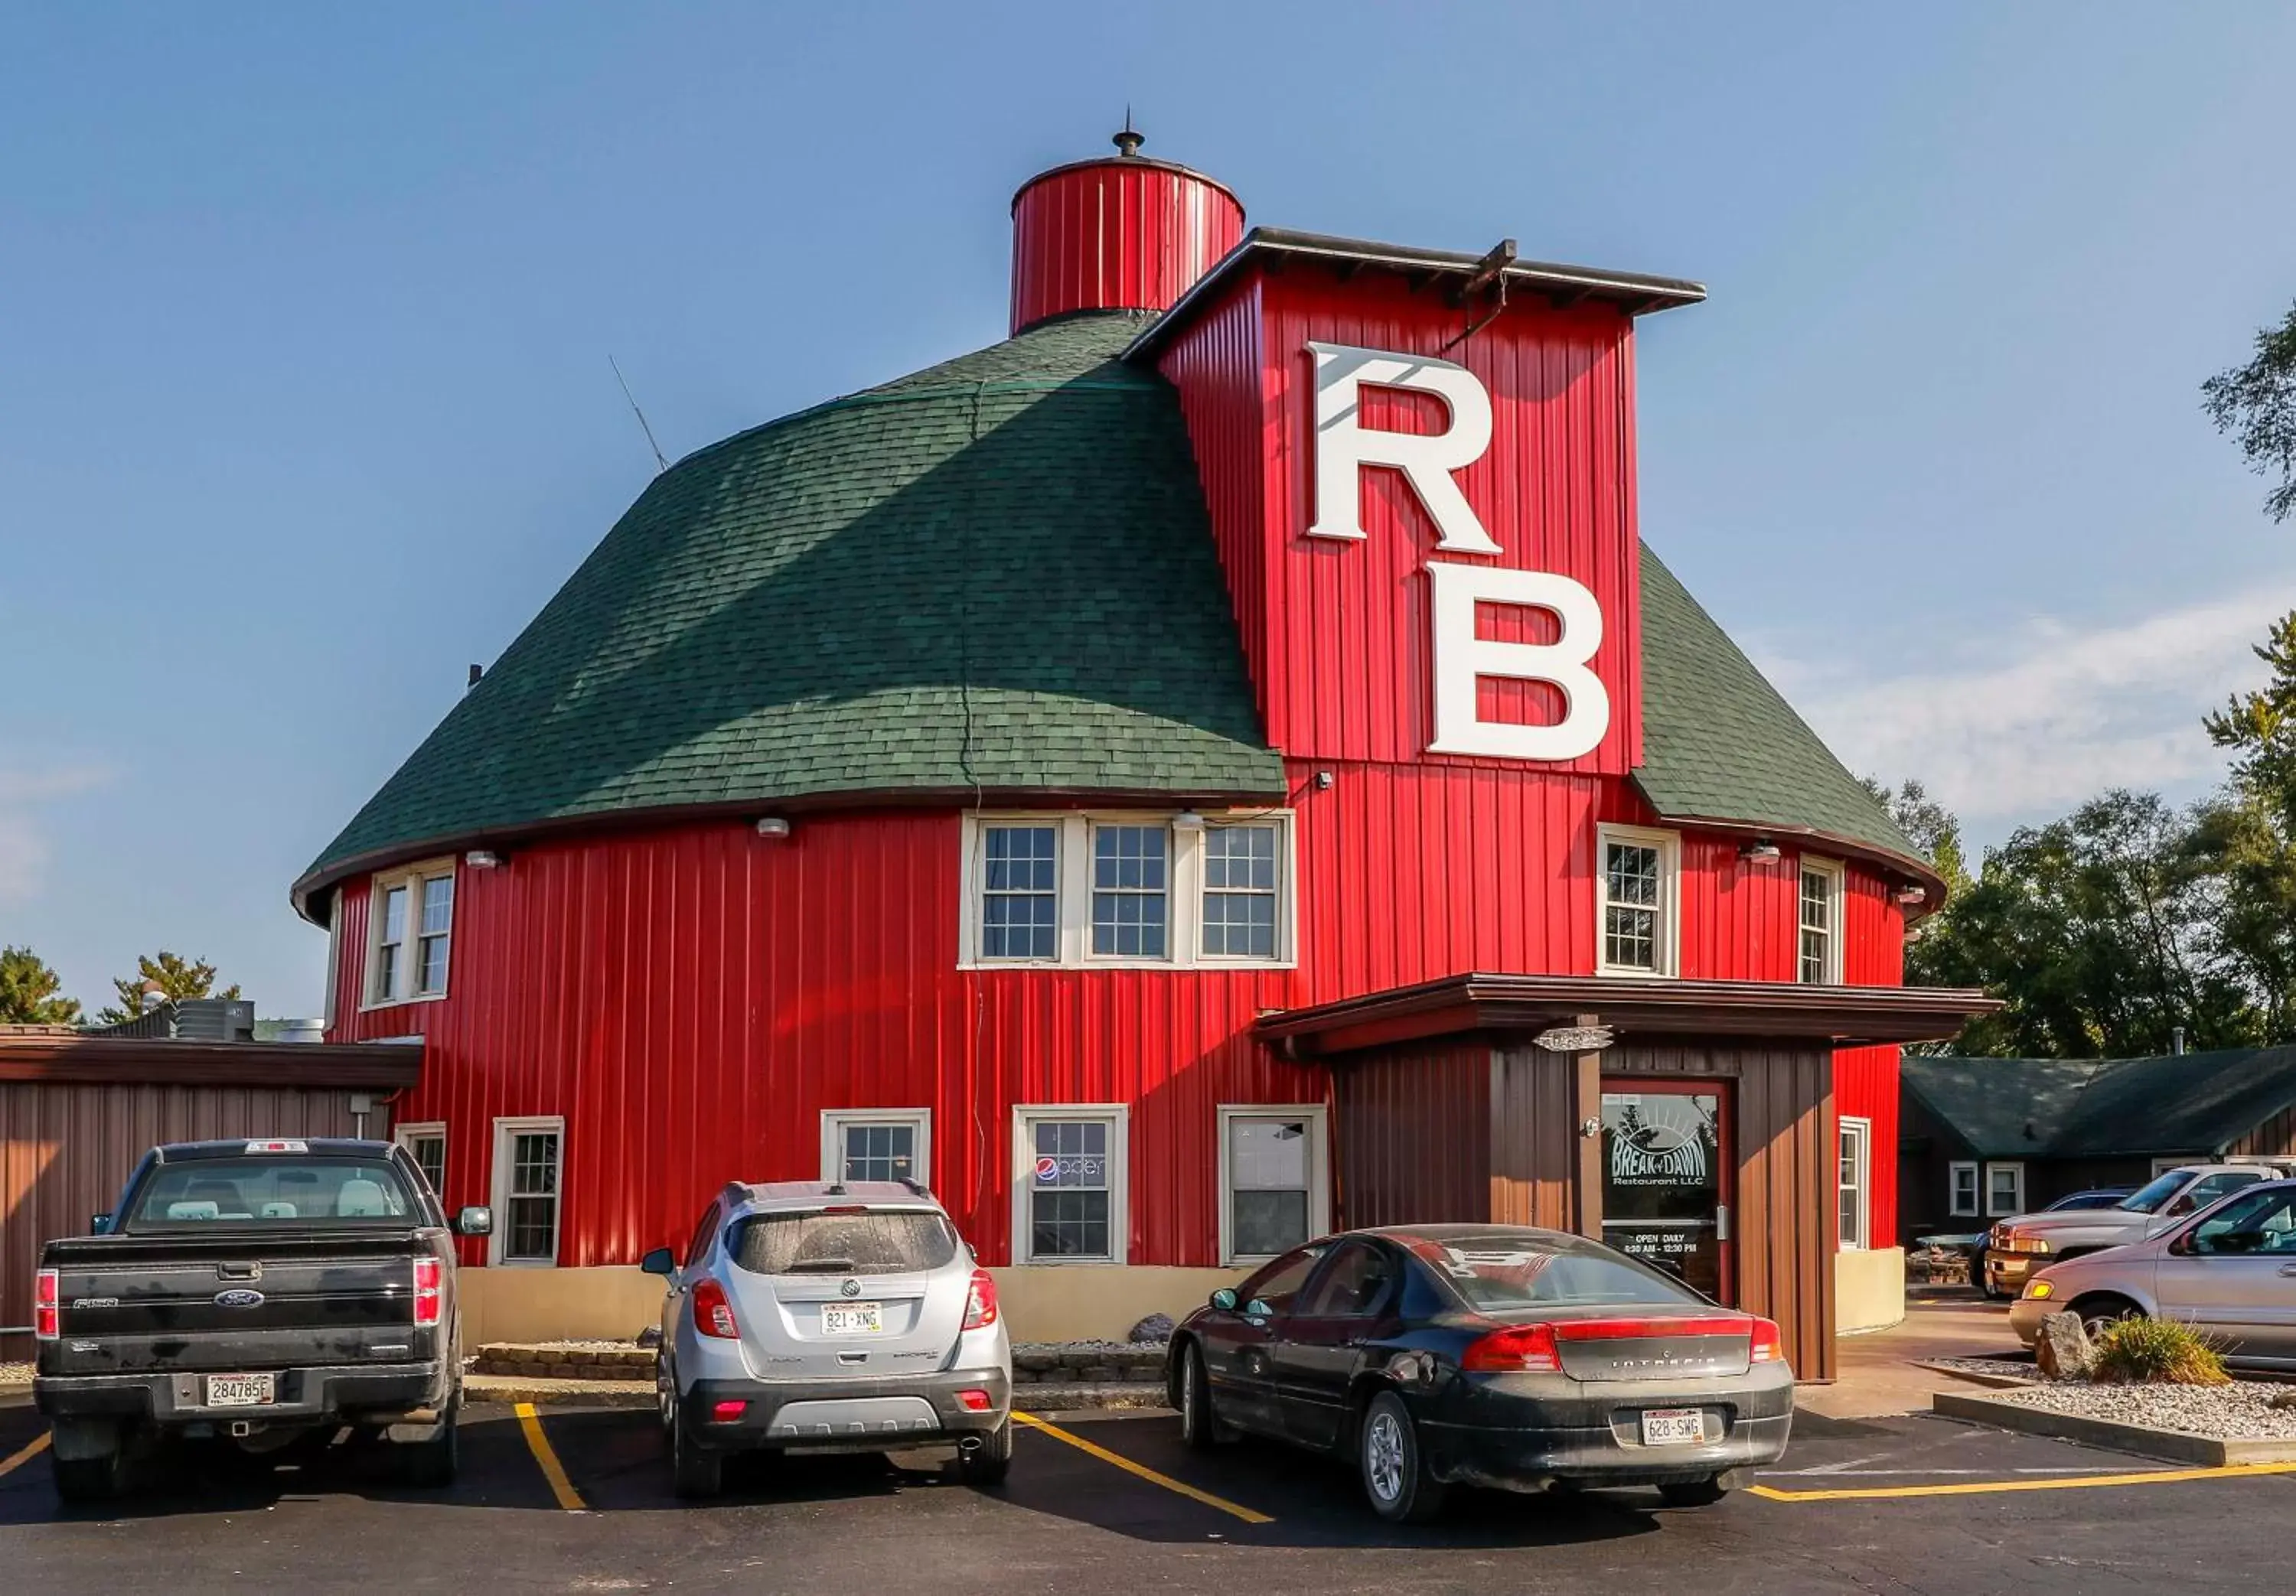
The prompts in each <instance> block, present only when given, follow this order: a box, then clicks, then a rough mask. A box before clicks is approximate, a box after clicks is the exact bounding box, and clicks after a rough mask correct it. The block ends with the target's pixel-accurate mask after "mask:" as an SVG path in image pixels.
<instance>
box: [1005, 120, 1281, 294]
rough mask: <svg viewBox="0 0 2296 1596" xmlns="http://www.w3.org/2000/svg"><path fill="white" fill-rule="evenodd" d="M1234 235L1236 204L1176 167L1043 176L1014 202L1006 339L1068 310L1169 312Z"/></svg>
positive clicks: (1135, 165) (1125, 165) (1084, 168)
mask: <svg viewBox="0 0 2296 1596" xmlns="http://www.w3.org/2000/svg"><path fill="white" fill-rule="evenodd" d="M1242 236H1243V207H1242V205H1241V204H1240V203H1238V202H1237V201H1236V198H1235V196H1234V194H1231V193H1229V192H1227V191H1226V189H1224V188H1222V187H1221V186H1220V185H1219V184H1216V183H1214V182H1212V181H1211V180H1210V178H1207V177H1201V176H1197V175H1196V174H1195V173H1193V172H1187V171H1183V170H1181V169H1180V168H1177V167H1169V166H1161V165H1159V164H1157V163H1155V162H1152V161H1144V160H1123V159H1120V158H1119V159H1116V160H1099V161H1091V162H1088V163H1086V164H1084V165H1081V166H1073V167H1064V168H1059V169H1057V170H1055V171H1051V172H1047V173H1046V174H1045V175H1044V176H1041V177H1038V178H1037V179H1036V180H1035V181H1034V182H1032V183H1030V184H1029V185H1028V186H1027V187H1026V188H1023V189H1022V190H1021V192H1020V194H1019V195H1018V196H1017V197H1016V198H1015V199H1014V200H1013V331H1015V332H1018V331H1021V329H1022V328H1023V327H1026V326H1029V324H1031V323H1036V322H1040V321H1042V320H1044V318H1045V317H1046V316H1051V315H1061V314H1062V313H1063V312H1066V311H1071V310H1112V309H1128V310H1168V309H1169V308H1170V307H1171V306H1172V304H1173V302H1174V301H1176V300H1177V299H1179V297H1180V296H1181V295H1182V294H1184V293H1185V292H1186V291H1188V289H1189V288H1190V286H1191V285H1193V283H1194V282H1195V281H1196V280H1197V279H1198V278H1200V277H1201V276H1202V275H1203V274H1204V273H1205V272H1206V271H1208V270H1210V267H1211V265H1212V263H1213V262H1214V261H1216V260H1218V258H1220V257H1221V256H1223V255H1225V254H1226V253H1227V252H1228V251H1229V250H1233V249H1234V248H1235V246H1236V242H1237V241H1238V240H1240V239H1242Z"/></svg>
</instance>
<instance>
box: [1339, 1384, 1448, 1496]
mask: <svg viewBox="0 0 2296 1596" xmlns="http://www.w3.org/2000/svg"><path fill="white" fill-rule="evenodd" d="M1356 1457H1357V1463H1358V1465H1359V1467H1360V1469H1361V1472H1362V1474H1363V1486H1364V1494H1365V1495H1366V1496H1368V1497H1370V1498H1371V1506H1372V1510H1373V1511H1374V1512H1375V1513H1377V1514H1378V1515H1379V1516H1380V1517H1381V1518H1385V1519H1387V1520H1389V1521H1390V1522H1391V1523H1395V1524H1424V1523H1426V1522H1427V1521H1428V1520H1429V1519H1431V1518H1434V1517H1435V1516H1436V1515H1437V1514H1438V1513H1439V1512H1441V1511H1442V1510H1443V1500H1444V1498H1445V1497H1446V1496H1447V1495H1448V1494H1450V1491H1449V1487H1448V1486H1445V1485H1444V1483H1443V1482H1442V1481H1441V1480H1439V1479H1437V1478H1436V1477H1434V1475H1433V1474H1432V1473H1431V1472H1430V1471H1429V1469H1428V1467H1427V1458H1426V1454H1425V1453H1423V1452H1422V1451H1421V1450H1420V1447H1419V1427H1418V1426H1417V1425H1415V1424H1414V1423H1413V1422H1412V1421H1411V1410H1410V1409H1408V1408H1406V1407H1405V1406H1404V1405H1403V1398H1401V1397H1400V1396H1398V1395H1396V1394H1395V1393H1394V1392H1392V1391H1382V1392H1381V1393H1380V1394H1379V1395H1376V1396H1374V1397H1373V1398H1372V1400H1371V1406H1369V1407H1368V1408H1366V1409H1365V1410H1364V1416H1363V1423H1362V1424H1361V1425H1360V1426H1358V1427H1357V1432H1356Z"/></svg>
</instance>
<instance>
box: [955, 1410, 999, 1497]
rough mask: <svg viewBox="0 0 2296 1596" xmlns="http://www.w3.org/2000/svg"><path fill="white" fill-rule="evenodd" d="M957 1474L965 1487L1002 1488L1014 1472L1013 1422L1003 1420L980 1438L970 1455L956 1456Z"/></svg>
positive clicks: (962, 1453)
mask: <svg viewBox="0 0 2296 1596" xmlns="http://www.w3.org/2000/svg"><path fill="white" fill-rule="evenodd" d="M956 1471H957V1473H958V1474H959V1475H960V1476H962V1477H963V1478H964V1483H965V1484H966V1485H968V1486H1001V1485H1003V1484H1004V1483H1005V1476H1006V1475H1008V1474H1010V1473H1012V1472H1013V1420H1011V1419H1009V1418H1008V1419H1006V1420H1005V1422H1004V1423H1002V1424H1000V1425H998V1426H997V1427H996V1428H995V1429H992V1430H990V1431H989V1432H988V1434H987V1435H985V1436H981V1437H980V1445H978V1446H976V1447H974V1448H973V1449H972V1451H970V1452H960V1453H957V1457H956Z"/></svg>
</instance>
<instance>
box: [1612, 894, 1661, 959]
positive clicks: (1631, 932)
mask: <svg viewBox="0 0 2296 1596" xmlns="http://www.w3.org/2000/svg"><path fill="white" fill-rule="evenodd" d="M1603 962H1604V963H1606V964H1615V965H1619V966H1621V967H1624V968H1626V969H1629V970H1656V969H1657V968H1658V911H1656V910H1655V909H1633V908H1624V909H1622V908H1619V907H1616V906H1613V907H1611V908H1610V909H1607V910H1605V911H1603Z"/></svg>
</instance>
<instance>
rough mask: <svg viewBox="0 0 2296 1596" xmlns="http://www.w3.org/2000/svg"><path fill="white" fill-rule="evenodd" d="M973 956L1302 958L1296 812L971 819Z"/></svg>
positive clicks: (967, 935)
mask: <svg viewBox="0 0 2296 1596" xmlns="http://www.w3.org/2000/svg"><path fill="white" fill-rule="evenodd" d="M964 839H965V840H964V872H965V879H964V894H963V904H964V923H963V925H962V926H961V928H960V935H959V941H958V961H959V962H960V963H961V964H964V965H966V966H980V965H993V964H1021V963H1027V964H1057V965H1064V966H1070V967H1077V966H1090V965H1106V964H1124V965H1148V966H1156V967H1161V968H1169V969H1185V968H1186V967H1188V966H1191V965H1196V964H1212V963H1218V964H1237V963H1244V964H1268V965H1276V966H1288V965H1289V964H1291V963H1292V959H1293V953H1292V919H1293V916H1292V903H1293V894H1294V888H1293V884H1292V875H1293V872H1292V817H1291V815H1289V814H1264V813H1252V814H1234V815H1226V814H1212V815H1197V814H1060V815H1041V814H1029V815H1018V814H1016V815H1000V814H991V815H967V816H966V817H965V822H964Z"/></svg>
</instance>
